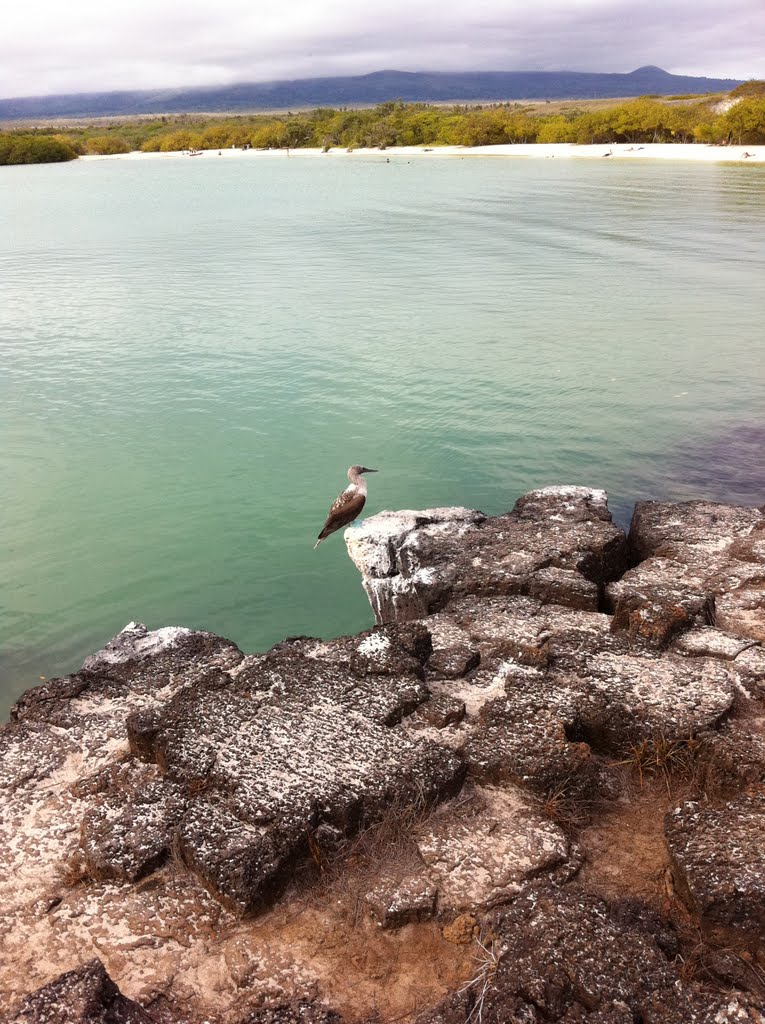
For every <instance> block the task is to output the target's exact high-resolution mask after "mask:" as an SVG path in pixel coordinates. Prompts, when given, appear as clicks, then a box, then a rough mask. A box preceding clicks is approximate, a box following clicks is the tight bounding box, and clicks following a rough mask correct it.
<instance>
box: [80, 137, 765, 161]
mask: <svg viewBox="0 0 765 1024" xmlns="http://www.w3.org/2000/svg"><path fill="white" fill-rule="evenodd" d="M747 154H748V155H747ZM444 156H451V157H463V158H464V157H476V156H479V157H489V156H491V157H508V156H510V157H536V158H537V159H541V158H544V159H547V160H553V159H555V160H579V159H585V160H593V159H595V160H602V159H604V158H605V157H608V158H609V159H616V160H693V161H701V162H703V163H742V162H743V163H752V164H755V163H765V146H708V145H700V144H693V143H646V144H645V145H633V144H628V143H619V144H618V145H597V146H575V145H572V144H570V143H565V142H563V143H550V144H530V145H522V144H518V145H504V146H472V147H468V146H433V147H430V146H428V147H423V146H392V147H391V148H390V149H385V150H379V149H355V150H353V152H352V153H349V152H348V151H347V150H346V149H343V148H342V147H339V146H338V147H336V148H334V149H331V150H330V151H329V152H328V153H324V152H323V150H320V149H290V150H284V149H269V150H260V149H247V150H244V149H222V150H217V149H207V150H202V152H200V153H197V154H195V155H193V156H190V155H189V154H188V153H175V152H174V153H142V152H140V151H136V152H133V153H118V154H116V155H114V156H84V157H81V158H80V159H81V160H173V159H179V158H181V159H184V160H189V159H191V160H202V159H204V160H219V159H223V158H225V159H229V160H230V159H239V160H241V159H245V160H287V159H289V160H300V159H304V158H308V157H321V158H323V159H325V160H332V159H335V158H337V157H345V158H346V159H352V160H369V159H373V160H377V161H380V160H383V161H385V160H391V161H393V160H400V159H401V158H404V157H405V158H406V159H407V160H409V159H411V158H412V157H416V158H417V159H426V158H433V157H444Z"/></svg>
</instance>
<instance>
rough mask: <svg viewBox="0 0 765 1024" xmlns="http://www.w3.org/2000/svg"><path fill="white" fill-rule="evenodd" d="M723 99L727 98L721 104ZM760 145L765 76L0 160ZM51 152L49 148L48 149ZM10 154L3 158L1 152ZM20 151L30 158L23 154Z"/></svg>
mask: <svg viewBox="0 0 765 1024" xmlns="http://www.w3.org/2000/svg"><path fill="white" fill-rule="evenodd" d="M725 100H727V102H725ZM554 142H568V143H574V144H580V145H582V144H593V143H604V144H609V143H622V142H627V143H650V142H698V143H708V144H726V143H736V144H741V145H757V144H758V143H765V82H747V83H745V84H744V85H742V86H739V87H738V88H737V89H734V90H733V92H732V93H730V94H729V96H728V97H725V98H723V102H721V98H720V97H719V96H715V97H702V98H697V97H675V98H670V100H667V99H662V98H659V97H655V96H642V97H640V98H639V99H636V100H630V101H625V102H621V103H616V104H614V106H612V107H608V108H605V109H593V108H587V107H586V106H583V107H577V106H576V105H572V106H570V107H566V108H564V109H562V110H557V111H554V112H550V113H546V112H545V109H544V107H542V108H541V110H540V109H539V107H538V106H537V105H523V104H518V103H512V104H511V103H507V104H498V105H491V106H453V107H442V106H431V105H429V104H425V103H402V102H400V101H391V102H389V103H382V104H379V105H378V106H376V107H371V108H368V109H361V110H360V109H333V108H326V107H321V108H318V109H316V110H312V111H308V112H304V113H295V114H285V115H278V116H277V115H267V114H259V115H251V116H241V117H231V118H221V117H217V118H211V117H209V116H208V117H206V118H202V117H197V116H194V115H179V116H176V117H161V118H157V119H154V120H141V121H135V120H134V121H127V122H122V123H118V124H114V125H111V126H109V127H107V128H104V127H103V126H100V127H99V126H94V127H85V128H78V129H77V130H68V131H64V132H60V133H57V134H55V135H52V136H51V135H50V134H47V135H45V134H42V133H36V132H32V133H30V132H27V133H23V134H22V133H20V134H14V133H13V132H2V133H0V163H35V162H43V161H45V160H69V159H73V158H74V156H77V155H82V154H101V155H106V154H113V153H127V152H130V151H132V150H142V151H143V152H172V151H177V150H180V151H183V150H204V149H208V150H209V149H213V150H214V149H220V150H222V149H228V148H231V147H232V146H234V147H236V148H240V147H244V146H247V147H252V148H253V149H299V148H304V147H315V148H319V149H323V150H330V149H334V148H338V147H340V148H343V149H349V150H353V149H365V148H374V149H387V148H388V147H389V146H441V145H455V146H488V145H498V144H506V143H554ZM45 154H48V155H45ZM6 156H7V157H8V158H5V157H6ZM24 157H27V159H24Z"/></svg>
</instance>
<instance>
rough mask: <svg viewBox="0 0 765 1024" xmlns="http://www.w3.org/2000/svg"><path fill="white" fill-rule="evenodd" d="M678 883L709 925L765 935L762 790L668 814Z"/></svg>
mask: <svg viewBox="0 0 765 1024" xmlns="http://www.w3.org/2000/svg"><path fill="white" fill-rule="evenodd" d="M665 834H666V838H667V846H668V848H669V852H670V856H671V857H672V862H673V865H674V868H675V873H676V880H677V882H678V883H679V888H680V891H681V893H683V895H684V896H685V898H686V900H687V902H688V904H689V906H690V907H691V909H692V910H693V911H694V913H697V914H699V915H700V916H701V917H702V919H703V920H704V921H705V922H707V923H709V924H718V925H720V924H722V925H728V926H731V927H734V928H738V929H741V930H742V931H745V932H749V933H752V934H754V935H759V936H760V938H761V937H762V935H763V934H765V860H764V859H763V850H765V787H763V786H760V787H755V788H754V789H753V790H752V791H751V792H744V793H742V794H740V795H739V796H737V797H735V798H734V799H733V800H731V801H730V802H729V803H726V804H723V805H721V806H714V805H704V804H702V803H700V802H698V801H687V802H686V803H684V804H682V805H681V806H680V807H677V808H676V809H675V810H674V811H672V812H671V813H670V814H668V815H667V820H666V824H665Z"/></svg>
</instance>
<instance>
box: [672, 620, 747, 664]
mask: <svg viewBox="0 0 765 1024" xmlns="http://www.w3.org/2000/svg"><path fill="white" fill-rule="evenodd" d="M752 646H753V641H752V640H750V639H749V638H748V637H744V636H736V635H735V634H734V633H726V632H725V630H722V629H716V628H715V627H714V626H704V627H702V628H699V629H689V630H688V632H687V633H683V635H682V636H681V637H679V638H678V639H677V640H676V641H675V643H674V644H673V645H672V649H673V650H674V651H677V653H678V654H684V655H685V656H686V657H689V658H720V659H722V660H723V661H735V659H736V658H737V657H738V656H739V654H742V653H743V652H744V651H746V650H749V649H750V648H751V647H752Z"/></svg>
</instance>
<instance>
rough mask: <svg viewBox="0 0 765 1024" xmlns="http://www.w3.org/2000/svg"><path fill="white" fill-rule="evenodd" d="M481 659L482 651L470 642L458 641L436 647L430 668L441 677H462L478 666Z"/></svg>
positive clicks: (429, 663)
mask: <svg viewBox="0 0 765 1024" xmlns="http://www.w3.org/2000/svg"><path fill="white" fill-rule="evenodd" d="M480 661H481V653H480V651H478V650H476V648H475V647H472V646H471V645H470V644H467V643H459V642H457V643H455V644H453V645H452V646H449V647H437V648H434V650H433V654H432V655H431V657H430V660H429V662H428V668H429V669H430V671H431V673H433V675H435V676H438V677H440V678H441V679H461V678H462V677H463V676H466V675H467V674H468V672H472V671H473V669H474V668H477V667H478V665H479V664H480Z"/></svg>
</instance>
